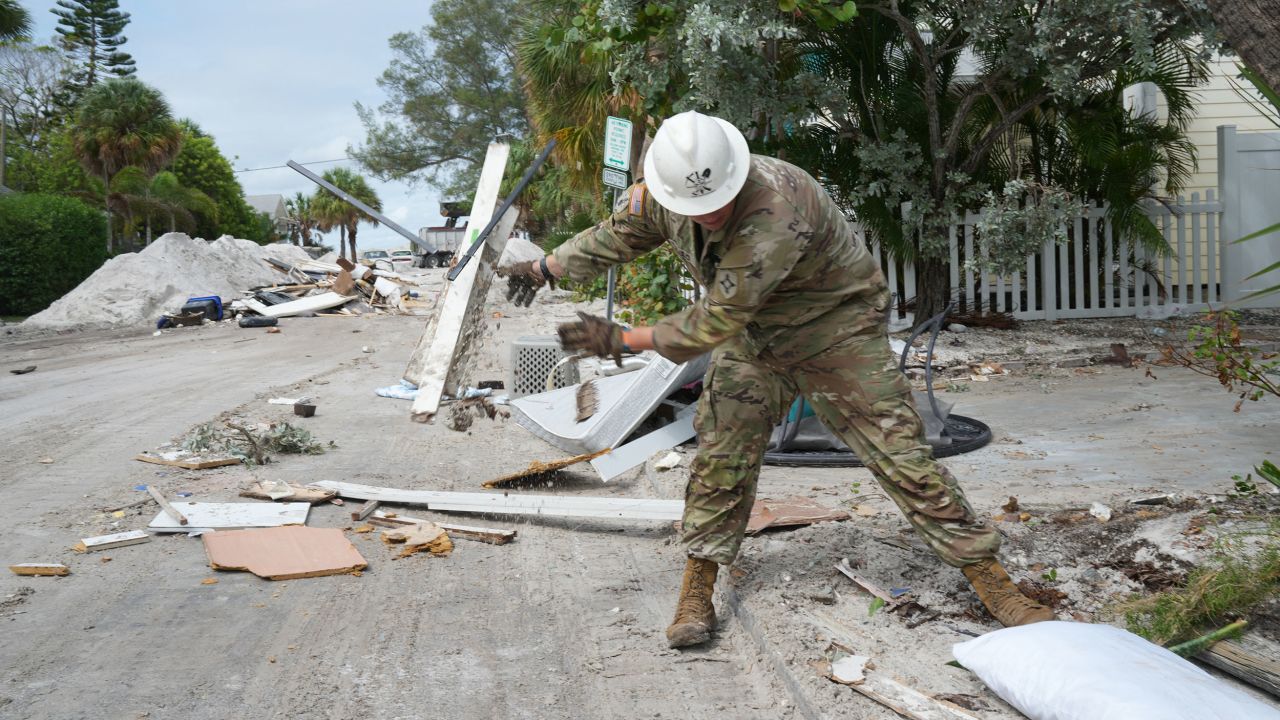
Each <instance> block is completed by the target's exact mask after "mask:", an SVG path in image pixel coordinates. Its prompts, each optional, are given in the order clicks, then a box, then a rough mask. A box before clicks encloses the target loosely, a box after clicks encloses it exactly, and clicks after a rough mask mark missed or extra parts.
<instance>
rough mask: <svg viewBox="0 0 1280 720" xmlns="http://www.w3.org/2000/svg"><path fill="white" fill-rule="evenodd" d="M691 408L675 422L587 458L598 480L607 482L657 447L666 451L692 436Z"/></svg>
mask: <svg viewBox="0 0 1280 720" xmlns="http://www.w3.org/2000/svg"><path fill="white" fill-rule="evenodd" d="M693 412H694V411H693V409H692V408H690V409H689V410H686V411H685V412H683V413H682V414H681V415H680V416H679V417H677V418H676V421H675V422H673V423H667V424H666V425H663V426H662V427H660V428H658V429H657V430H654V431H653V432H651V433H648V434H646V435H644V436H642V437H639V438H637V439H635V440H632V441H631V442H629V443H627V444H626V445H623V446H622V447H619V448H615V449H613V450H610V451H609V452H607V453H605V454H604V455H601V456H600V457H598V458H596V459H594V460H592V461H591V467H594V468H595V469H596V472H598V473H600V479H601V480H603V481H605V482H609V481H610V480H612V479H614V478H616V477H618V476H619V475H621V474H622V473H624V472H626V471H628V470H630V469H631V468H633V467H636V466H637V465H640V464H642V463H644V461H645V460H648V459H649V458H650V457H652V456H653V454H654V453H656V452H658V451H660V450H667V449H669V448H673V447H675V446H676V445H679V444H680V443H682V442H684V441H685V440H688V439H689V438H691V437H693V436H694V434H695V433H694V430H693Z"/></svg>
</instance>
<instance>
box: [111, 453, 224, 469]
mask: <svg viewBox="0 0 1280 720" xmlns="http://www.w3.org/2000/svg"><path fill="white" fill-rule="evenodd" d="M133 459H134V460H141V461H142V462H145V463H153V464H155V465H168V466H170V467H179V468H182V469H183V470H208V469H209V468H216V467H223V466H224V465H239V464H240V463H241V460H240V458H214V459H212V460H168V459H166V458H162V457H160V456H158V455H148V454H146V453H141V454H139V455H137V456H135V457H134V458H133Z"/></svg>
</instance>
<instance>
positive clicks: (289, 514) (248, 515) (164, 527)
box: [147, 502, 311, 533]
mask: <svg viewBox="0 0 1280 720" xmlns="http://www.w3.org/2000/svg"><path fill="white" fill-rule="evenodd" d="M177 508H178V509H179V510H180V511H181V512H182V514H184V515H186V516H187V524H186V525H179V524H178V522H177V521H176V520H174V519H173V518H171V517H169V516H168V515H166V514H165V513H163V512H161V513H160V514H159V515H156V517H155V519H154V520H152V521H151V524H150V525H148V526H147V529H148V530H151V531H153V532H161V533H172V532H192V531H196V530H238V529H241V528H250V527H278V526H281V525H305V524H306V522H307V513H308V512H309V511H310V510H311V504H310V503H304V502H290V503H206V502H191V503H178V504H177Z"/></svg>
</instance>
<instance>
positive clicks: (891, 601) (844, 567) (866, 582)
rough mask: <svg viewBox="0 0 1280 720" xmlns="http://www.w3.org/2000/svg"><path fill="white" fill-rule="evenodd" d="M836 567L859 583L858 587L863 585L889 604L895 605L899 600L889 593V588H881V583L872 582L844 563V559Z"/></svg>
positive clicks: (863, 587)
mask: <svg viewBox="0 0 1280 720" xmlns="http://www.w3.org/2000/svg"><path fill="white" fill-rule="evenodd" d="M835 567H836V570H839V571H840V572H841V573H843V574H844V576H845V577H847V578H849V579H850V580H852V581H854V582H855V583H857V585H858V587H861V588H862V589H863V590H866V591H867V592H869V593H871V594H872V595H874V596H875V597H878V598H880V599H881V600H883V601H885V603H886V604H887V605H894V604H896V603H897V602H898V600H897V599H895V598H894V597H893V595H891V594H889V592H888V591H887V590H885V589H884V588H881V587H880V586H879V585H877V584H875V583H873V582H871V581H870V580H868V579H866V578H864V577H862V576H861V575H859V574H858V573H856V572H854V571H853V568H851V567H849V566H848V565H846V564H844V561H841V562H840V563H839V564H838V565H836V566H835Z"/></svg>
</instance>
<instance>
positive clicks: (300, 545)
mask: <svg viewBox="0 0 1280 720" xmlns="http://www.w3.org/2000/svg"><path fill="white" fill-rule="evenodd" d="M202 539H203V540H204V550H205V553H206V554H207V555H208V557H209V567H211V568H213V569H214V570H243V571H247V572H251V573H253V574H254V575H257V576H258V577H261V578H266V579H267V580H295V579H298V578H309V577H321V576H325V575H345V574H349V573H352V572H356V571H359V570H363V569H365V568H366V567H368V566H369V564H368V563H367V562H365V559H364V557H362V556H361V555H360V551H358V550H356V548H355V546H354V545H352V544H351V541H350V540H348V539H347V538H346V536H345V535H343V534H342V531H341V530H339V529H337V528H311V527H303V526H297V525H295V526H290V527H273V528H261V529H254V530H232V531H230V532H215V533H208V534H206V535H204V536H203V538H202Z"/></svg>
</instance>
